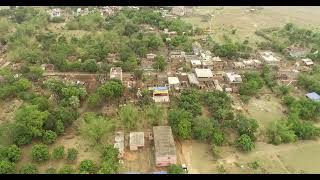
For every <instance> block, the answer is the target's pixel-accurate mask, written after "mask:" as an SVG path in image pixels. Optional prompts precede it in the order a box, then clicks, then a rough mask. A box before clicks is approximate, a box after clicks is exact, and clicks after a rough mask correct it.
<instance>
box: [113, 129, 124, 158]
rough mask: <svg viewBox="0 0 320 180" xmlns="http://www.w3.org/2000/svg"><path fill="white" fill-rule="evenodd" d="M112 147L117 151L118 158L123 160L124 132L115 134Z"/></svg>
mask: <svg viewBox="0 0 320 180" xmlns="http://www.w3.org/2000/svg"><path fill="white" fill-rule="evenodd" d="M114 141H115V143H114V145H113V147H114V148H116V149H118V151H119V154H118V158H123V155H124V132H117V133H116V136H115V138H114Z"/></svg>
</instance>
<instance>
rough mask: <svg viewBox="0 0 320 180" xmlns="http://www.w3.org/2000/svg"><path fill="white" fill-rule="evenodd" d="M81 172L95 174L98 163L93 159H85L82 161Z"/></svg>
mask: <svg viewBox="0 0 320 180" xmlns="http://www.w3.org/2000/svg"><path fill="white" fill-rule="evenodd" d="M79 169H80V172H83V171H84V172H88V173H90V174H94V173H95V172H96V171H97V165H96V164H95V163H94V162H93V161H92V160H83V161H81V162H80V167H79Z"/></svg>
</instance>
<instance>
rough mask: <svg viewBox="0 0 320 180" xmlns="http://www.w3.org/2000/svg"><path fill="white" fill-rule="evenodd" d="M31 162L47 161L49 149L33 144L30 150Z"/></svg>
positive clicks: (42, 145) (45, 146)
mask: <svg viewBox="0 0 320 180" xmlns="http://www.w3.org/2000/svg"><path fill="white" fill-rule="evenodd" d="M31 155H32V160H34V161H36V162H41V161H46V160H48V159H49V156H50V154H49V147H48V146H47V145H44V144H35V145H33V146H32V149H31Z"/></svg>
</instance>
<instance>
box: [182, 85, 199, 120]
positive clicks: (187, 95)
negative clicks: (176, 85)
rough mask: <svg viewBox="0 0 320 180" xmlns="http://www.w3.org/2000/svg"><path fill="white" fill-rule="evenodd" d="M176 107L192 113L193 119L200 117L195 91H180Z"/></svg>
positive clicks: (197, 96)
mask: <svg viewBox="0 0 320 180" xmlns="http://www.w3.org/2000/svg"><path fill="white" fill-rule="evenodd" d="M178 106H179V107H180V108H182V109H184V110H186V111H189V112H190V113H192V115H193V116H194V117H195V116H198V115H201V113H202V111H201V103H200V94H199V92H198V91H197V90H195V89H191V90H190V89H188V90H184V91H182V93H181V95H180V97H179V98H178Z"/></svg>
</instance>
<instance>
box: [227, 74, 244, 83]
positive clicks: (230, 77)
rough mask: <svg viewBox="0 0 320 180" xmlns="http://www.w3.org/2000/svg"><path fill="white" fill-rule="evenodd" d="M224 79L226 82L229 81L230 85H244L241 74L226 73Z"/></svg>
mask: <svg viewBox="0 0 320 180" xmlns="http://www.w3.org/2000/svg"><path fill="white" fill-rule="evenodd" d="M224 78H225V80H226V81H228V83H230V84H238V83H242V78H241V76H240V75H239V74H236V73H234V72H231V73H225V74H224Z"/></svg>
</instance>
